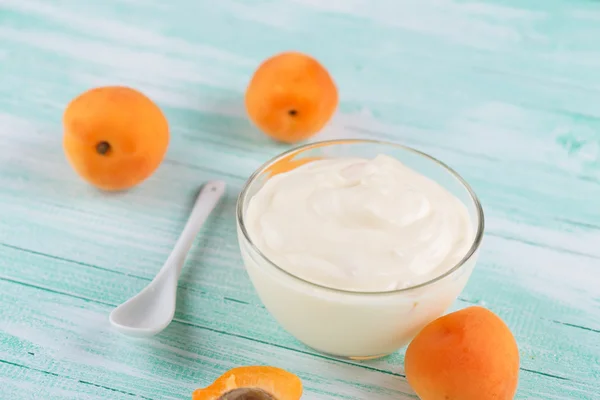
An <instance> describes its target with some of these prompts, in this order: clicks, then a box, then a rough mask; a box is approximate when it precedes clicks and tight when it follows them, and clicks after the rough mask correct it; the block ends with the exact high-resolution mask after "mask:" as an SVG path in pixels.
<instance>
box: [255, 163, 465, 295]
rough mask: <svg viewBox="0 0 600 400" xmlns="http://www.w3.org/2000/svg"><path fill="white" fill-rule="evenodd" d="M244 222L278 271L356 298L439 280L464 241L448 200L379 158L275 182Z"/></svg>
mask: <svg viewBox="0 0 600 400" xmlns="http://www.w3.org/2000/svg"><path fill="white" fill-rule="evenodd" d="M245 222H246V225H247V230H248V233H249V235H250V238H251V240H252V241H253V242H254V244H255V245H256V246H257V247H258V249H260V251H261V252H262V253H263V254H264V255H265V256H266V257H267V258H268V259H270V260H271V261H272V262H274V263H275V264H276V265H278V266H279V267H280V268H282V269H284V270H286V271H287V272H289V273H291V274H293V275H295V276H297V277H299V278H302V279H304V280H307V281H309V282H313V283H316V284H319V285H323V286H327V287H330V288H334V289H341V290H349V291H361V292H380V291H389V290H394V289H401V288H405V287H409V286H414V285H417V284H419V283H423V282H426V281H428V280H430V279H433V278H435V277H436V276H439V275H441V274H443V273H444V272H446V271H447V270H449V269H451V268H452V267H454V266H455V265H456V264H457V263H458V262H460V260H461V259H462V258H463V257H464V256H465V255H466V254H467V252H468V250H469V248H470V246H471V244H472V241H473V235H474V229H473V225H472V223H471V219H470V217H469V214H468V211H467V209H466V207H465V206H464V205H463V204H462V203H461V202H460V200H458V198H456V197H455V196H454V195H453V194H451V193H450V192H449V191H447V190H446V189H445V188H443V187H442V186H440V185H439V184H438V183H436V182H434V181H433V180H431V179H429V178H428V177H426V176H424V175H422V174H420V173H418V172H416V171H414V170H412V169H410V168H408V167H406V166H405V165H404V164H402V163H401V162H400V161H398V160H396V159H394V158H392V157H389V156H386V155H378V156H376V157H375V158H373V159H371V160H368V159H362V158H334V159H323V160H317V161H313V162H310V163H308V164H305V165H302V166H300V167H298V168H296V169H293V170H292V171H289V172H286V173H282V174H278V175H276V176H274V177H272V178H271V179H269V180H268V181H267V182H266V183H265V185H264V186H263V187H262V188H261V189H260V190H259V191H258V192H257V193H256V194H255V195H254V196H253V198H252V199H251V200H250V203H249V205H248V209H247V213H246V215H245Z"/></svg>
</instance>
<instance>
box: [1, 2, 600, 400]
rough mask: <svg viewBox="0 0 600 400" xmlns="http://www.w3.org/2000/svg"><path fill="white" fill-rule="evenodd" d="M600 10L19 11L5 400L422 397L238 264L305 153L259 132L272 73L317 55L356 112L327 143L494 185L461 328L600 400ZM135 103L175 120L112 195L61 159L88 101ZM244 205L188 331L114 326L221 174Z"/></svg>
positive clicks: (4, 67)
mask: <svg viewBox="0 0 600 400" xmlns="http://www.w3.org/2000/svg"><path fill="white" fill-rule="evenodd" d="M599 38H600V3H599V2H595V1H584V0H579V1H577V0H565V1H558V0H538V1H535V0H534V1H529V2H522V1H518V0H496V1H493V2H483V1H477V0H474V1H471V2H466V1H459V0H409V1H402V2H400V1H396V0H386V1H383V0H381V1H372V0H352V1H350V0H348V1H331V0H330V1H325V0H286V1H266V0H262V1H242V0H237V1H236V0H221V1H218V2H217V1H208V0H206V1H192V0H187V1H185V0H179V1H172V2H167V1H158V0H146V1H143V0H103V1H76V0H51V1H50V0H47V1H45V0H0V149H1V155H0V304H1V309H0V383H1V385H0V398H2V399H34V398H35V399H41V398H43V399H132V398H142V399H186V398H190V396H191V392H192V390H193V389H195V388H197V387H202V386H205V385H207V384H209V383H211V382H212V380H214V379H215V378H216V377H217V376H219V375H220V374H221V373H223V372H224V371H226V370H227V369H229V368H232V367H235V366H239V365H249V364H268V365H276V366H279V367H283V368H286V369H288V370H290V371H292V372H294V373H296V374H298V375H299V376H300V377H301V378H302V380H303V382H304V385H305V396H304V397H305V398H307V399H337V398H339V399H370V400H376V399H409V398H416V396H415V395H414V393H413V392H412V391H411V389H410V387H409V386H408V384H407V383H406V380H405V378H404V375H403V351H400V352H398V353H397V354H394V355H392V356H390V357H387V358H385V359H381V360H377V361H371V362H363V363H361V362H351V361H339V360H335V359H332V358H328V357H325V356H323V355H320V354H317V353H315V352H314V351H312V350H310V349H308V348H306V347H305V346H303V345H302V344H300V343H299V342H297V341H296V340H295V339H293V338H292V337H291V336H290V335H289V334H287V333H286V332H285V331H284V330H283V329H282V328H280V327H279V326H278V325H277V323H276V322H275V321H274V320H273V319H272V318H271V317H270V316H269V314H268V313H267V311H266V310H265V309H264V307H263V306H262V305H261V303H260V302H259V300H258V297H257V295H256V293H255V292H254V289H253V288H252V286H251V284H250V281H249V279H248V277H247V275H246V272H245V270H244V267H243V265H242V262H241V257H240V254H239V251H238V245H237V240H236V233H235V221H234V205H235V201H236V196H237V194H238V193H239V190H240V188H241V186H242V184H243V183H244V181H245V180H246V178H247V177H248V176H249V175H250V174H251V173H252V172H253V170H254V169H255V168H257V167H258V166H259V165H260V164H261V163H263V162H264V161H266V160H267V159H268V158H270V157H272V156H274V155H276V154H277V153H279V152H281V151H283V150H285V149H287V148H289V147H288V146H284V145H279V144H275V143H274V142H272V141H270V140H269V139H267V138H266V137H265V136H263V135H262V134H261V133H259V132H258V131H257V130H255V128H253V127H252V126H251V125H250V123H249V122H248V120H247V118H246V115H245V111H244V108H243V102H242V99H243V93H244V90H245V87H246V84H247V82H248V80H249V78H250V76H251V74H252V72H253V71H254V69H255V68H256V67H257V66H258V64H259V63H260V62H261V61H262V60H263V59H265V58H267V57H269V56H271V55H273V54H275V53H277V52H279V51H282V50H287V49H295V50H300V51H304V52H307V53H309V54H312V55H313V56H315V57H316V58H317V59H319V60H321V61H322V62H323V64H324V65H326V66H327V68H328V69H329V71H330V72H331V74H332V75H333V77H334V78H335V80H336V82H337V84H338V86H339V89H340V97H341V103H340V107H339V110H338V112H337V114H336V115H335V117H334V119H333V121H332V122H331V123H330V125H329V126H328V127H327V128H326V129H325V130H324V131H323V132H322V133H321V134H319V135H318V136H317V137H315V138H314V140H317V139H332V138H342V137H344V138H380V139H386V140H394V141H397V142H400V143H403V144H406V145H409V146H413V147H416V148H418V149H420V150H423V151H425V152H428V153H430V154H432V155H434V156H435V157H438V158H440V159H442V160H443V161H445V162H447V163H448V164H450V165H451V166H452V167H454V168H455V169H456V170H457V171H458V172H459V173H461V174H462V175H463V176H464V177H465V178H466V179H467V180H468V181H469V182H470V183H471V184H472V186H473V187H474V189H475V191H476V192H477V194H478V195H479V196H480V198H481V200H482V203H483V206H484V209H485V212H486V217H487V219H486V224H487V230H486V235H485V239H484V244H483V248H482V253H481V256H480V261H479V263H478V265H477V267H476V269H475V272H474V274H473V276H472V278H471V280H470V282H469V284H468V286H467V288H466V289H465V291H464V292H463V293H462V295H461V296H460V298H459V300H458V301H457V302H456V303H455V304H454V306H453V309H458V308H462V307H465V306H468V305H472V304H480V305H484V306H486V307H488V308H490V309H491V310H493V311H494V312H496V313H497V314H498V315H500V316H501V317H502V318H503V319H504V320H505V321H506V322H507V324H508V325H509V326H510V328H511V329H512V330H513V332H514V334H515V336H516V339H517V341H518V343H519V347H520V354H521V371H520V384H519V391H518V395H517V398H519V399H544V400H546V399H560V400H565V399H600V245H599V244H600V39H599ZM105 84H126V85H129V86H133V87H135V88H137V89H140V90H142V91H144V92H145V93H147V94H148V95H149V96H150V97H151V98H153V99H154V100H155V101H156V102H157V103H158V104H159V105H160V106H161V107H162V108H163V110H164V111H165V113H166V115H167V117H168V119H169V122H170V124H171V135H172V137H171V144H170V147H169V150H168V153H167V157H166V159H165V161H164V162H163V164H162V165H161V167H160V168H159V170H158V171H157V172H156V173H155V174H154V175H153V176H152V177H151V178H150V179H149V180H148V181H146V182H144V183H143V184H142V185H141V186H139V187H137V188H135V189H133V190H131V191H128V192H125V193H121V194H112V195H108V194H105V193H102V192H100V191H98V190H95V189H93V188H92V187H90V186H89V185H87V184H86V183H84V182H83V181H82V180H81V179H80V178H79V177H78V176H76V175H75V173H74V172H73V170H72V169H71V168H70V166H69V165H68V164H67V162H66V159H65V157H64V153H63V150H62V126H61V118H62V112H63V110H64V107H65V106H66V104H67V103H68V102H69V101H70V100H71V99H72V98H73V97H74V96H76V95H77V94H79V93H81V92H82V91H84V90H86V89H88V88H90V87H93V86H98V85H105ZM211 178H220V179H224V180H225V181H226V182H227V183H228V185H229V188H228V194H227V197H226V199H225V200H224V202H223V203H222V204H221V206H220V207H219V208H218V209H217V210H216V212H215V213H214V214H213V215H212V217H211V218H210V219H209V221H208V226H206V227H205V229H203V231H202V232H201V234H200V235H199V236H198V239H197V242H196V243H195V245H194V247H193V249H192V253H191V254H190V257H189V259H188V262H187V264H186V266H185V267H184V271H183V275H182V279H181V282H180V291H179V297H178V305H177V312H176V318H175V321H174V322H173V323H172V324H171V325H170V326H169V327H168V328H167V329H166V330H165V331H164V332H163V333H162V334H160V335H159V336H156V337H155V338H152V339H146V340H132V339H129V338H127V337H124V336H122V335H120V334H118V333H116V332H115V331H114V330H112V329H111V328H110V326H109V324H108V319H107V316H108V313H109V312H110V310H111V309H112V308H113V307H114V306H116V305H118V304H119V303H121V302H122V301H124V300H126V299H127V298H129V297H130V296H132V295H133V294H134V293H136V292H137V291H139V290H141V289H142V288H143V287H144V286H145V285H146V284H148V282H149V281H150V279H151V278H152V277H153V275H154V274H155V273H156V272H157V271H158V269H159V268H160V266H161V265H162V263H163V262H164V260H165V259H166V257H167V255H168V253H169V251H170V250H171V248H172V246H173V244H174V242H175V240H176V238H177V236H178V234H179V233H180V231H181V229H182V227H183V225H184V223H185V220H186V218H187V216H188V213H189V210H190V207H191V204H192V202H193V200H194V198H193V197H194V193H196V192H197V190H198V187H199V185H201V184H202V182H204V181H205V180H207V179H211Z"/></svg>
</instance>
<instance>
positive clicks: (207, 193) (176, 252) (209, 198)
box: [160, 181, 226, 277]
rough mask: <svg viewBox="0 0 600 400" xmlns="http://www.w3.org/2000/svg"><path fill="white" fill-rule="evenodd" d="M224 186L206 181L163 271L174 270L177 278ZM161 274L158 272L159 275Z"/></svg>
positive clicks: (221, 182)
mask: <svg viewBox="0 0 600 400" xmlns="http://www.w3.org/2000/svg"><path fill="white" fill-rule="evenodd" d="M225 186H226V185H225V182H223V181H208V182H206V183H205V184H204V186H203V187H202V189H201V190H200V193H199V194H198V198H197V199H196V203H195V204H194V208H193V209H192V212H191V214H190V217H189V218H188V221H187V223H186V224H185V228H183V232H181V235H180V236H179V239H177V243H175V247H174V248H173V251H172V252H171V254H170V255H169V258H168V259H167V262H166V263H165V265H164V267H163V270H165V271H166V270H171V269H175V270H176V272H177V277H179V274H180V273H181V268H182V267H183V263H184V262H185V258H186V256H187V253H188V252H189V251H190V248H191V247H192V244H193V243H194V239H195V238H196V235H197V234H198V231H199V230H200V228H202V225H203V224H204V222H205V221H206V219H207V218H208V216H209V215H210V213H211V212H212V210H213V209H214V208H215V206H216V205H217V203H218V202H219V200H220V199H221V196H223V194H224V193H225ZM163 272H164V271H160V273H161V274H162V273H163Z"/></svg>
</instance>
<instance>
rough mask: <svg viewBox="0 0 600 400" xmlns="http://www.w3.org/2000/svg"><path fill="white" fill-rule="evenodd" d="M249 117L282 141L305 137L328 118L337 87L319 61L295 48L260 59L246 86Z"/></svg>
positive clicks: (265, 131) (294, 140) (320, 127)
mask: <svg viewBox="0 0 600 400" xmlns="http://www.w3.org/2000/svg"><path fill="white" fill-rule="evenodd" d="M245 102H246V111H247V112H248V116H249V117H250V120H251V121H252V122H253V123H254V124H255V125H256V126H257V127H258V128H259V129H260V130H262V131H263V132H264V133H265V134H267V135H268V136H270V137H271V138H273V139H275V140H277V141H280V142H285V143H295V142H298V141H302V140H305V139H308V138H309V137H311V136H313V135H315V134H316V133H317V132H319V131H320V130H321V129H322V128H323V127H324V126H325V124H326V123H327V122H328V121H329V120H330V119H331V117H332V115H333V113H334V111H335V109H336V107H337V104H338V91H337V87H336V85H335V83H334V81H333V79H332V78H331V76H330V75H329V72H328V71H327V70H326V69H325V67H324V66H323V65H321V63H319V62H318V61H317V60H315V59H314V58H313V57H311V56H309V55H306V54H303V53H299V52H284V53H280V54H277V55H275V56H273V57H271V58H269V59H267V60H266V61H264V62H263V63H262V64H261V65H260V66H259V67H258V69H257V70H256V71H255V73H254V75H253V76H252V79H251V80H250V83H249V85H248V87H247V89H246V98H245Z"/></svg>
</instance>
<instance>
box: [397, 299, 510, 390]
mask: <svg viewBox="0 0 600 400" xmlns="http://www.w3.org/2000/svg"><path fill="white" fill-rule="evenodd" d="M404 366H405V371H406V379H407V380H408V383H409V384H410V385H411V387H412V388H413V389H414V391H415V392H416V393H417V395H418V396H419V397H420V398H421V399H422V400H510V399H513V397H514V396H515V393H516V390H517V384H518V378H519V349H518V348H517V343H516V341H515V338H514V337H513V335H512V333H511V331H510V330H509V328H508V327H507V326H506V324H505V323H504V322H503V321H502V320H501V319H500V318H499V317H498V316H496V314H494V313H492V312H491V311H489V310H487V309H485V308H483V307H478V306H474V307H468V308H465V309H463V310H460V311H456V312H454V313H450V314H448V315H445V316H442V317H440V318H438V319H436V320H434V321H433V322H431V323H430V324H428V325H427V326H425V328H423V329H422V330H421V332H419V333H418V334H417V336H416V337H415V338H414V339H413V340H412V342H411V343H410V344H409V346H408V349H407V350H406V356H405V359H404Z"/></svg>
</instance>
